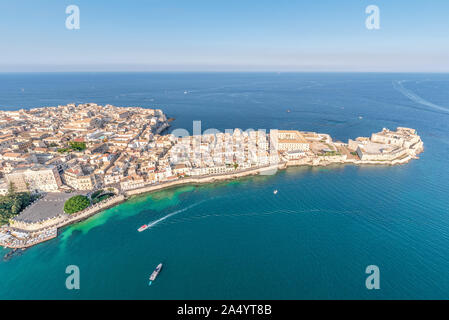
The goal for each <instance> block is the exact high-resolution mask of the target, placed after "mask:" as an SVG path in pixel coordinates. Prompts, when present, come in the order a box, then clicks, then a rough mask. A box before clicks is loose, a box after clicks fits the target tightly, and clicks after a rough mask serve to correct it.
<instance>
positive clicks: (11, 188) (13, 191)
mask: <svg viewBox="0 0 449 320" xmlns="http://www.w3.org/2000/svg"><path fill="white" fill-rule="evenodd" d="M15 194H16V187H14V183H13V182H12V181H11V182H10V183H9V187H8V196H13V195H15Z"/></svg>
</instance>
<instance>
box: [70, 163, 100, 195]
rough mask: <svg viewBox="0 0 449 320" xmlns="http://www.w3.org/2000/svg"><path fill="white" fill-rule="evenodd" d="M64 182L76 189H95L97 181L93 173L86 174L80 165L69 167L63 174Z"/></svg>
mask: <svg viewBox="0 0 449 320" xmlns="http://www.w3.org/2000/svg"><path fill="white" fill-rule="evenodd" d="M63 178H64V182H65V184H66V185H68V186H69V187H72V188H73V189H76V190H93V189H95V185H96V181H95V176H94V175H93V174H85V173H84V172H83V170H82V169H81V167H80V166H77V167H75V168H70V169H67V170H66V171H65V172H64V174H63Z"/></svg>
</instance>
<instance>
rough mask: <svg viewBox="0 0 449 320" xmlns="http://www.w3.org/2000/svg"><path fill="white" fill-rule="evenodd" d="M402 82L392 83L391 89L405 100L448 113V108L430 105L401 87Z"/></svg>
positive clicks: (430, 103)
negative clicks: (405, 98) (404, 97)
mask: <svg viewBox="0 0 449 320" xmlns="http://www.w3.org/2000/svg"><path fill="white" fill-rule="evenodd" d="M403 82H404V80H401V81H393V87H394V88H395V89H396V90H397V91H399V92H400V93H402V94H403V95H404V96H406V97H407V98H409V99H410V100H412V101H414V102H416V103H419V104H422V105H424V106H427V107H431V108H433V109H436V110H440V111H444V112H448V113H449V109H448V108H445V107H442V106H439V105H436V104H434V103H432V102H430V101H427V100H425V99H423V98H421V97H420V96H418V95H417V94H415V93H413V92H412V91H410V90H408V89H406V88H405V87H404V86H403V85H402V83H403Z"/></svg>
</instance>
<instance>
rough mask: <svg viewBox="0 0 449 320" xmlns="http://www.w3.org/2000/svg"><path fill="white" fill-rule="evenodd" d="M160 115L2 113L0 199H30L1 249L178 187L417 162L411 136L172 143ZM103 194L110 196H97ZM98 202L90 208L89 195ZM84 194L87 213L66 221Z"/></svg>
mask: <svg viewBox="0 0 449 320" xmlns="http://www.w3.org/2000/svg"><path fill="white" fill-rule="evenodd" d="M168 127H169V123H168V120H167V117H166V115H165V114H164V113H163V112H162V110H160V109H145V108H140V107H126V108H125V107H115V106H112V105H106V106H100V105H97V104H93V103H89V104H80V105H75V104H69V105H65V106H58V107H43V108H35V109H30V110H19V111H0V196H3V197H7V195H8V193H11V192H12V191H11V190H13V191H14V192H16V193H27V194H31V195H33V197H32V198H33V199H34V198H37V199H38V200H35V201H34V202H33V203H32V204H30V205H29V206H28V207H26V208H24V209H23V210H22V211H21V212H20V213H18V214H17V215H14V217H12V218H11V219H9V221H7V223H6V224H4V225H3V226H2V227H1V228H0V245H2V246H4V247H10V248H26V247H29V246H32V245H34V244H37V243H40V242H42V241H46V240H48V239H51V238H54V237H56V236H57V232H58V229H59V228H61V227H63V226H66V225H68V224H71V223H74V222H77V221H80V220H83V219H86V218H87V217H89V216H91V215H93V214H95V213H97V212H99V211H102V210H104V209H105V208H108V207H111V206H114V205H116V204H117V203H120V202H122V201H125V200H126V198H127V197H129V196H132V195H135V194H139V193H144V192H151V191H155V190H160V189H162V188H167V187H173V186H176V185H181V184H187V183H193V184H199V183H209V182H214V181H219V180H224V179H232V178H236V177H241V176H247V175H254V174H263V173H266V172H269V171H270V170H274V171H276V170H278V169H284V168H286V167H288V166H298V165H309V166H322V165H329V164H334V163H352V164H381V165H386V164H387V165H395V164H402V163H405V162H408V161H409V160H411V159H414V158H417V155H418V154H419V153H420V152H422V150H423V142H422V141H421V138H420V137H419V136H418V135H417V133H416V131H415V130H414V129H410V128H403V127H399V128H397V130H396V131H390V130H388V129H383V130H382V131H381V132H379V133H374V134H372V135H371V137H369V138H368V137H367V138H357V139H355V140H349V141H348V142H347V143H343V142H337V141H333V140H332V138H331V137H330V136H329V135H328V134H323V133H315V132H302V131H296V130H273V129H272V130H269V132H266V131H264V130H259V131H241V130H239V129H235V130H231V132H226V133H215V134H202V135H193V136H184V137H177V136H175V135H173V134H166V133H164V130H165V129H167V128H168ZM102 193H104V195H106V194H107V195H109V196H108V197H103V198H102V197H101V196H100V197H97V196H99V195H101V194H102ZM93 194H95V197H97V198H95V199H96V200H98V199H100V200H101V201H94V200H95V199H94V196H93ZM74 195H85V196H87V198H88V199H89V200H90V202H91V205H90V206H88V207H87V208H84V209H83V210H81V211H79V212H75V213H70V214H69V213H66V212H65V211H64V203H65V202H66V201H67V199H69V198H71V197H73V196H74Z"/></svg>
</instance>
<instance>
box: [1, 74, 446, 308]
mask: <svg viewBox="0 0 449 320" xmlns="http://www.w3.org/2000/svg"><path fill="white" fill-rule="evenodd" d="M71 102H75V103H83V102H96V103H98V104H108V103H109V104H113V105H117V106H142V107H149V108H150V107H159V108H161V109H163V110H164V111H165V113H167V114H168V116H170V117H174V118H175V119H176V120H175V121H174V122H173V123H172V129H174V128H184V129H187V130H189V131H191V130H192V121H193V120H201V121H202V128H203V130H205V129H209V128H215V129H219V130H225V129H231V128H241V129H248V128H253V129H267V130H269V129H270V128H279V129H299V130H310V131H318V132H325V133H329V134H331V135H332V136H333V137H334V138H335V139H336V140H342V141H347V140H348V139H349V138H355V137H358V136H368V135H370V134H371V133H372V132H377V131H380V130H382V128H384V127H386V128H391V129H395V128H396V127H397V126H407V127H413V128H415V129H417V130H418V132H419V134H420V135H421V137H422V139H423V141H424V146H425V151H424V153H422V154H421V155H420V159H419V160H415V161H412V162H410V163H408V164H406V165H401V166H395V167H390V166H352V165H347V166H332V167H327V168H308V167H301V168H291V169H288V170H286V171H282V172H279V173H277V174H276V175H273V176H258V177H251V178H244V179H240V180H237V181H232V182H223V183H217V184H211V185H203V186H199V187H198V186H188V187H182V188H177V189H171V190H165V191H162V192H157V193H153V194H150V195H142V196H138V197H135V198H132V199H131V200H130V201H128V202H126V203H124V204H122V205H120V206H117V207H115V208H112V209H109V210H107V211H105V212H103V213H101V214H98V215H96V216H95V217H93V218H91V219H89V220H86V221H84V222H82V223H79V224H76V225H73V226H69V227H67V228H65V229H63V230H62V231H61V233H60V235H59V236H58V238H57V239H54V240H52V241H49V242H46V243H43V244H40V245H38V246H36V247H33V248H31V249H28V250H26V251H25V252H24V254H23V255H21V256H17V257H14V258H12V259H11V260H9V261H7V262H3V261H0V281H1V282H0V283H1V285H0V298H1V299H19V298H20V299H35V298H37V299H54V298H56V299H94V298H96V299H406V298H410V299H447V298H449V196H448V193H449V170H448V169H449V162H448V158H449V75H448V74H375V73H373V74H363V73H280V74H278V73H47V74H46V73H41V74H40V73H35V74H26V73H22V74H18V73H17V74H6V73H5V74H0V109H3V110H5V109H6V110H14V109H20V108H30V107H40V106H55V105H58V104H66V103H71ZM287 110H290V111H291V112H287ZM274 189H277V190H279V192H278V194H277V195H274V194H273V190H274ZM173 213H175V214H173ZM167 215H168V217H167V218H166V219H162V220H161V221H160V222H159V223H157V224H156V225H155V226H154V227H153V228H151V229H149V230H147V231H145V232H142V233H138V232H137V230H136V229H137V228H138V227H139V226H141V225H142V224H144V223H148V222H152V221H156V220H158V219H161V218H164V217H166V216H167ZM5 252H6V250H3V249H0V254H1V255H3V254H4V253H5ZM159 262H163V263H164V269H163V271H162V272H161V274H160V275H159V277H158V278H157V280H156V281H155V282H154V283H153V285H152V286H151V287H148V285H147V279H148V276H149V274H150V273H151V272H152V271H153V269H154V268H155V266H156V265H157V264H158V263H159ZM68 265H77V266H78V267H79V268H80V272H81V278H80V286H81V288H80V290H67V289H66V287H65V280H66V277H67V276H68V275H67V274H66V273H65V269H66V267H67V266H68ZM368 265H377V266H378V267H379V269H380V289H379V290H367V289H366V287H365V279H366V277H367V276H368V275H367V274H365V268H366V267H367V266H368Z"/></svg>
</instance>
